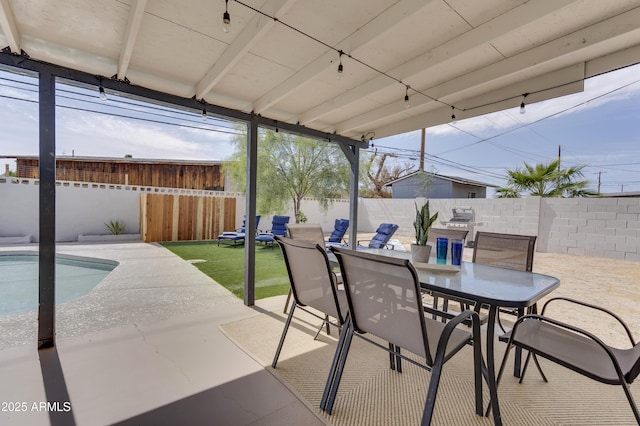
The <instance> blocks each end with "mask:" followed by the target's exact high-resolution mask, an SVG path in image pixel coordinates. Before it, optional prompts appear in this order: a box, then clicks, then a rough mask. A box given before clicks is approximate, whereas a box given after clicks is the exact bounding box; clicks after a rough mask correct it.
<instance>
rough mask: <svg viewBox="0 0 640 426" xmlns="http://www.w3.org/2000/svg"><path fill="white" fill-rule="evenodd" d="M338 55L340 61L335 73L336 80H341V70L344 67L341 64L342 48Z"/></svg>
mask: <svg viewBox="0 0 640 426" xmlns="http://www.w3.org/2000/svg"><path fill="white" fill-rule="evenodd" d="M338 53H340V57H339V61H340V63H339V64H338V74H336V80H341V79H342V71H344V67H343V66H342V54H343V52H342V50H341V51H340V52H338Z"/></svg>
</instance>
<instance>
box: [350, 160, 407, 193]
mask: <svg viewBox="0 0 640 426" xmlns="http://www.w3.org/2000/svg"><path fill="white" fill-rule="evenodd" d="M389 157H394V155H393V154H389V153H384V154H378V150H375V151H374V152H373V154H371V157H370V158H369V161H368V162H367V164H366V170H367V177H368V178H369V182H368V185H367V186H368V187H367V188H366V189H363V190H362V191H360V195H361V196H362V197H366V198H390V197H391V192H390V191H389V190H388V189H386V188H385V186H384V185H385V184H386V183H388V182H391V181H393V180H396V179H398V178H400V177H402V176H404V175H406V174H409V173H411V171H413V169H414V168H415V166H414V165H412V164H411V163H404V164H394V165H392V166H389V165H387V164H385V163H386V161H387V159H388V158H389Z"/></svg>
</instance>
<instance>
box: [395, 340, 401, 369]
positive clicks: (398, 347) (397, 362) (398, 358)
mask: <svg viewBox="0 0 640 426" xmlns="http://www.w3.org/2000/svg"><path fill="white" fill-rule="evenodd" d="M396 371H397V372H398V373H402V357H401V356H400V346H396Z"/></svg>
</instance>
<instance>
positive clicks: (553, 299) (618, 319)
mask: <svg viewBox="0 0 640 426" xmlns="http://www.w3.org/2000/svg"><path fill="white" fill-rule="evenodd" d="M555 301H563V302H569V303H573V304H576V305H580V306H584V307H586V308H590V309H595V310H597V311H600V312H604V313H605V314H608V315H609V316H611V317H613V318H614V319H615V320H616V321H618V322H619V323H620V325H622V327H623V328H624V331H625V332H626V333H627V336H628V337H629V341H630V342H631V346H635V345H636V341H635V339H634V338H633V335H632V334H631V330H630V329H629V327H628V326H627V324H626V323H625V322H624V321H623V320H622V318H620V317H619V316H618V315H616V314H615V313H614V312H611V311H610V310H608V309H605V308H603V307H601V306H597V305H592V304H591V303H586V302H582V301H580V300H576V299H571V298H569V297H554V298H552V299H549V300H547V302H546V303H545V304H544V306H543V307H542V312H541V313H540V314H541V315H544V312H545V310H546V309H547V305H549V303H551V302H555Z"/></svg>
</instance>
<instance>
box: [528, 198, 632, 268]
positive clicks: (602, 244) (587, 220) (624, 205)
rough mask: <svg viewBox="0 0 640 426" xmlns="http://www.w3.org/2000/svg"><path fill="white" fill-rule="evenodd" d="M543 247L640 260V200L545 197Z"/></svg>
mask: <svg viewBox="0 0 640 426" xmlns="http://www.w3.org/2000/svg"><path fill="white" fill-rule="evenodd" d="M544 201H545V202H544V207H543V210H542V212H541V215H540V238H539V250H540V251H545V252H551V253H568V254H575V255H582V256H595V257H606V258H612V259H621V260H630V261H636V262H637V261H640V249H639V246H640V220H639V219H640V199H638V198H601V199H598V198H573V199H545V200H544Z"/></svg>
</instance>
